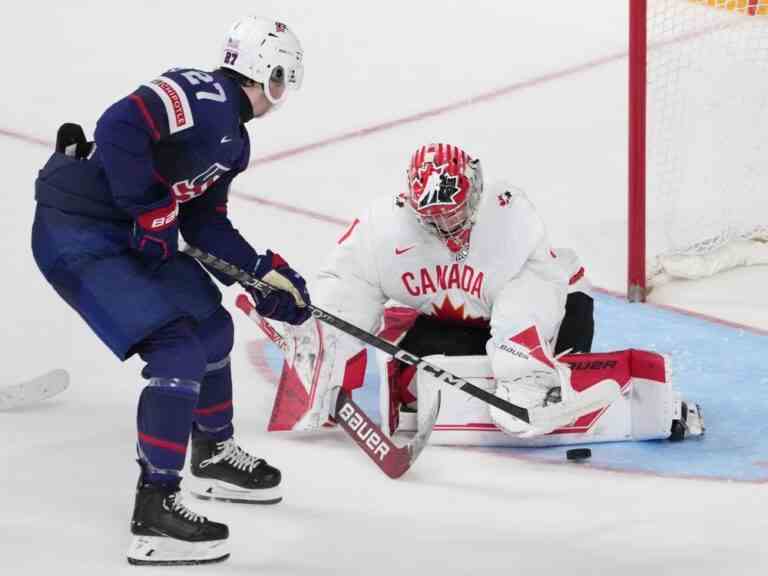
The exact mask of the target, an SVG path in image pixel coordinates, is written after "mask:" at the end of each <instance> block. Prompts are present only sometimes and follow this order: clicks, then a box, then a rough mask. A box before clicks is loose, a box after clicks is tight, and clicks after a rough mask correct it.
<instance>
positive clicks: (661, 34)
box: [630, 0, 768, 299]
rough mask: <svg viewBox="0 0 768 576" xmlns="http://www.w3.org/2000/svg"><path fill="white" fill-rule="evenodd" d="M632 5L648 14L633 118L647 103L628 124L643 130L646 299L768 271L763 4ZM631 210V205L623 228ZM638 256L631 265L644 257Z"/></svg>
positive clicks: (666, 1)
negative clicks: (665, 289) (665, 287)
mask: <svg viewBox="0 0 768 576" xmlns="http://www.w3.org/2000/svg"><path fill="white" fill-rule="evenodd" d="M630 2H631V4H633V5H634V4H635V3H636V0H630ZM637 4H638V5H642V7H643V8H644V11H645V32H646V38H645V39H644V40H645V41H644V43H645V58H646V62H645V64H646V66H645V77H644V78H642V77H640V78H639V82H642V80H645V82H644V86H645V94H644V96H645V102H644V103H642V102H639V101H638V94H632V95H631V101H630V106H631V108H630V115H632V114H637V112H638V111H637V110H633V108H635V107H636V106H638V105H639V104H644V112H645V114H644V116H645V117H644V118H641V119H640V120H641V122H636V123H635V124H634V126H635V127H634V129H635V130H637V129H642V126H640V127H638V125H639V124H642V123H644V124H645V134H644V137H645V142H644V151H645V154H644V156H645V158H644V164H645V169H644V171H643V173H644V184H645V186H644V188H645V200H644V203H645V226H644V235H645V250H644V252H645V256H644V259H645V262H644V263H643V265H642V268H644V270H643V271H644V272H645V274H644V277H645V286H643V291H644V292H645V291H646V290H647V289H649V288H651V287H653V286H655V285H658V284H659V283H662V282H664V281H665V280H668V279H669V278H670V277H683V278H701V277H704V276H710V275H713V274H716V273H718V272H720V271H723V270H726V269H729V268H733V267H735V266H742V265H749V264H768V0H760V1H757V0H729V1H725V0H656V1H654V0H648V1H647V5H646V1H645V0H641V1H640V2H637ZM632 10H633V14H632V18H633V19H635V18H639V17H642V14H641V13H640V14H638V13H637V7H636V6H633V7H632ZM631 26H632V27H633V29H634V30H635V31H636V30H637V28H636V26H637V22H632V23H631ZM640 48H642V45H641V46H640ZM637 49H638V42H636V41H635V42H634V46H632V41H631V50H635V51H636V50H637ZM635 56H636V55H635ZM630 58H631V60H632V58H633V56H632V54H631V55H630ZM637 64H638V60H637V58H635V60H634V64H633V65H631V69H630V70H631V72H630V73H631V74H636V73H637V72H636V70H635V71H634V72H633V71H632V68H635V69H636V68H637ZM634 80H635V84H634V88H633V87H631V88H630V90H631V91H638V90H639V88H638V86H639V85H640V84H639V83H638V77H637V76H635V78H634ZM643 120H644V122H642V121H643ZM636 142H637V141H636ZM632 161H634V162H638V157H637V155H635V157H634V160H632V159H631V160H630V162H632ZM638 169H639V170H642V166H640V167H639V168H638V167H637V166H636V170H635V171H633V169H632V168H630V173H631V174H633V173H634V174H635V176H634V177H636V175H637V173H638ZM632 177H633V176H631V178H632ZM630 189H632V185H630ZM632 206H633V201H632V199H631V198H630V221H631V220H632V218H633V217H636V216H637V215H636V214H635V215H633V213H632V210H633V208H632ZM634 209H635V210H637V207H636V206H635V208H634ZM631 226H632V224H630V227H631ZM631 242H632V234H630V243H631ZM634 254H635V255H634V256H633V253H632V250H630V261H631V260H632V259H633V257H634V258H638V257H642V255H640V256H638V252H637V251H635V253H634ZM632 265H633V264H632V262H630V267H632ZM635 265H636V266H637V263H636V262H635ZM631 291H632V272H631V271H630V298H631V297H632V295H631ZM635 299H637V298H635Z"/></svg>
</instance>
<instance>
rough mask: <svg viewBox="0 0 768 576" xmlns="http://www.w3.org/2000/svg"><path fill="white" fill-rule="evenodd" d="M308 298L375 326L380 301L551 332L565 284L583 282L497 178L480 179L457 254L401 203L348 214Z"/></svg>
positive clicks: (523, 200) (572, 260)
mask: <svg viewBox="0 0 768 576" xmlns="http://www.w3.org/2000/svg"><path fill="white" fill-rule="evenodd" d="M310 287H311V294H312V299H313V302H315V303H316V304H317V305H318V306H320V307H322V308H324V309H326V310H327V311H329V312H331V313H332V314H336V315H338V316H340V317H342V318H344V319H345V320H347V321H348V322H351V323H353V324H355V325H357V326H359V327H361V328H363V329H365V330H367V331H375V330H376V329H377V327H378V326H379V323H380V321H381V318H382V312H383V309H384V306H385V304H386V303H387V302H388V301H389V300H394V301H395V302H397V303H399V304H402V305H405V306H409V307H412V308H415V309H417V310H419V311H420V312H421V313H422V314H426V315H430V316H434V317H437V318H440V319H444V320H446V321H452V322H457V323H463V322H466V323H482V324H487V323H490V327H491V332H492V334H494V335H497V334H498V335H499V336H502V337H503V335H504V334H507V333H509V332H510V331H512V330H515V329H516V328H518V327H520V326H529V325H531V324H533V323H535V324H536V325H537V326H538V328H539V332H540V334H541V335H542V337H544V338H546V339H548V340H551V339H552V338H553V337H554V336H555V335H556V334H557V330H558V328H559V325H560V322H561V320H562V318H563V315H564V313H565V301H566V296H567V294H568V291H569V288H570V289H571V290H573V289H579V290H582V291H588V289H589V288H588V285H587V281H586V279H585V278H584V275H583V270H582V269H581V267H580V265H579V263H578V260H577V258H576V256H575V254H574V253H573V252H571V251H569V250H557V251H556V250H553V249H552V248H551V246H550V242H549V239H548V237H547V234H546V230H545V227H544V224H543V223H542V221H541V219H540V218H539V216H538V214H537V213H536V210H535V209H534V207H533V205H532V204H531V202H530V201H529V200H528V198H527V197H526V195H525V194H524V193H522V192H520V191H518V190H516V189H515V188H513V187H510V186H507V185H506V184H504V183H498V184H495V185H491V186H487V187H486V189H485V191H484V198H483V200H482V201H481V204H480V207H479V209H478V213H477V217H476V221H475V225H474V226H473V228H472V230H471V236H470V241H469V252H468V254H467V255H466V257H465V258H463V259H462V260H457V256H456V254H454V253H452V252H451V251H450V250H449V249H448V248H447V247H446V246H445V244H444V243H443V242H442V241H441V240H440V239H439V238H437V237H436V236H435V235H434V234H431V233H430V232H429V231H427V230H426V229H425V228H424V227H423V226H422V225H420V224H419V223H418V221H417V220H416V218H415V216H414V215H413V213H412V212H411V211H410V209H409V208H408V207H407V206H405V205H403V204H402V203H399V202H396V201H394V202H393V201H392V200H390V199H388V198H382V199H379V200H377V201H375V202H374V203H373V204H372V205H371V207H370V208H369V210H368V211H367V213H366V214H365V215H363V216H362V217H361V218H359V219H356V220H355V221H354V222H353V223H352V224H351V225H350V227H349V228H348V229H347V231H346V232H345V233H344V234H343V235H342V236H341V237H340V238H339V240H338V245H337V247H336V249H335V251H334V253H333V255H332V257H331V259H330V261H329V262H328V263H327V265H326V266H325V267H323V269H322V271H321V272H320V274H319V276H318V277H317V278H316V279H315V280H314V282H312V283H311V286H310Z"/></svg>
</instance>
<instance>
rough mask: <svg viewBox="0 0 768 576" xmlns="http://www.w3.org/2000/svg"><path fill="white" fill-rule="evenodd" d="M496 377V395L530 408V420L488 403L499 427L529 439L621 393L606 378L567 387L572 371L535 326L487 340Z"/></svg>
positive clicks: (492, 416) (605, 404)
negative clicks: (578, 388) (582, 387)
mask: <svg viewBox="0 0 768 576" xmlns="http://www.w3.org/2000/svg"><path fill="white" fill-rule="evenodd" d="M487 348H488V355H489V356H490V357H491V365H492V367H493V373H494V375H495V376H496V396H498V397H499V398H501V399H503V400H506V401H507V402H511V403H513V404H516V405H518V406H522V407H524V408H527V409H528V412H529V414H530V420H531V422H530V424H529V423H527V422H523V421H522V420H520V419H518V418H515V417H514V416H512V415H511V414H508V413H507V412H503V411H502V410H499V409H498V408H495V407H493V406H490V413H491V418H492V419H493V421H494V422H495V424H496V425H497V426H499V427H500V428H501V429H502V430H504V431H505V432H507V433H508V434H511V435H513V436H518V437H521V438H530V437H534V436H540V435H542V434H548V433H550V432H552V431H553V430H556V429H558V428H560V427H562V426H565V425H566V424H569V423H570V422H573V421H574V420H575V419H576V418H578V417H579V416H583V415H584V414H588V413H590V412H593V411H595V410H599V409H601V408H604V407H605V406H608V405H609V404H610V403H611V402H613V401H614V400H615V399H616V398H618V396H619V394H620V387H619V384H618V382H616V381H615V380H612V379H610V378H608V379H605V380H603V381H601V382H598V383H596V384H594V385H592V386H590V387H589V388H587V389H585V390H583V391H580V392H579V391H576V390H574V388H573V387H572V386H571V369H570V367H569V366H568V365H567V364H565V363H562V362H559V361H558V360H557V358H555V356H554V355H553V354H552V352H551V351H550V349H549V344H548V342H547V341H546V340H542V339H541V337H540V336H539V331H538V329H537V328H536V326H534V325H531V326H529V327H527V328H525V329H523V330H520V331H517V332H515V333H513V335H512V336H507V337H505V338H504V339H502V340H501V341H496V340H495V339H492V340H489V341H488V344H487Z"/></svg>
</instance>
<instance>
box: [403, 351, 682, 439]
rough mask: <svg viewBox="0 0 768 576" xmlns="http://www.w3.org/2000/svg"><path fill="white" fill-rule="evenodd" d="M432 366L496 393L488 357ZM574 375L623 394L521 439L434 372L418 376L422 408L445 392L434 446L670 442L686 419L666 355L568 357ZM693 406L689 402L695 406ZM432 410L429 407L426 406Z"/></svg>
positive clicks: (439, 359) (576, 382) (579, 385)
mask: <svg viewBox="0 0 768 576" xmlns="http://www.w3.org/2000/svg"><path fill="white" fill-rule="evenodd" d="M426 360H427V361H428V362H431V363H434V364H437V365H438V366H440V367H442V368H445V369H447V370H450V371H451V372H453V373H455V374H459V375H461V376H463V377H465V378H467V379H468V380H469V381H470V382H471V383H472V384H474V385H476V386H479V387H481V388H483V389H485V390H487V391H489V392H494V391H495V389H496V382H495V380H494V378H493V372H492V370H491V366H490V362H489V360H488V357H487V356H463V357H461V356H454V357H445V356H431V357H428V358H426ZM560 360H561V361H563V362H566V363H567V364H568V365H569V367H570V371H571V385H572V386H573V388H574V389H575V390H576V391H584V390H587V389H589V388H590V387H592V386H594V385H595V384H596V383H598V382H601V381H603V380H606V379H611V380H614V381H616V382H617V383H618V384H619V385H620V388H621V395H620V396H619V397H618V398H617V399H616V400H614V401H613V402H612V403H611V404H610V405H609V406H607V407H604V408H600V409H597V410H594V411H592V412H590V413H587V414H584V415H582V416H579V417H577V418H575V419H573V420H572V421H571V422H569V423H567V424H566V425H564V426H562V427H560V428H558V429H556V430H554V431H553V432H552V433H550V434H546V435H544V436H538V437H535V438H521V437H519V436H512V435H509V434H506V433H505V432H503V430H502V429H501V428H500V427H499V426H497V425H496V422H495V421H494V420H493V418H492V416H491V413H490V409H489V406H488V405H487V404H485V403H484V402H481V401H479V400H477V399H474V398H470V399H467V398H466V395H465V394H462V393H461V392H460V391H457V390H454V389H453V388H451V387H450V386H446V385H443V384H441V383H440V382H439V381H438V380H437V379H435V378H434V376H432V375H431V374H429V373H427V372H424V371H421V370H419V372H418V373H417V381H418V393H419V394H418V396H419V409H420V410H421V408H422V400H423V401H424V402H425V403H428V402H429V401H430V398H431V397H432V396H434V394H435V391H436V390H441V392H442V407H441V410H440V416H439V418H438V420H437V423H436V424H435V430H434V432H433V433H432V436H431V438H430V443H432V444H438V445H467V446H559V445H568V444H583V443H585V442H615V441H632V440H649V439H665V438H668V437H669V435H670V430H671V426H672V422H673V421H674V420H675V419H676V418H680V406H681V403H680V396H679V394H678V393H677V392H675V391H674V390H673V388H672V383H671V382H670V380H669V372H668V369H667V359H666V357H664V356H662V355H660V354H657V353H654V352H647V351H643V350H622V351H618V352H606V353H595V354H572V355H568V356H563V357H562V358H561V359H560ZM690 405H691V403H689V406H690ZM425 406H426V404H425Z"/></svg>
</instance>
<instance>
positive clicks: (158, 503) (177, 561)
mask: <svg viewBox="0 0 768 576" xmlns="http://www.w3.org/2000/svg"><path fill="white" fill-rule="evenodd" d="M131 533H132V534H133V541H132V542H131V545H130V547H129V549H128V562H130V563H131V564H136V565H152V566H163V565H189V564H209V563H212V562H220V561H222V560H226V559H227V558H228V557H229V540H228V538H229V529H228V528H227V526H226V525H224V524H220V523H218V522H211V521H210V520H208V519H207V518H205V517H204V516H200V515H198V514H195V513H194V512H192V511H191V510H189V509H188V508H187V507H186V506H184V505H183V504H182V502H181V494H180V492H179V490H178V488H175V489H174V488H164V487H162V486H156V485H152V484H146V483H143V482H141V481H140V483H139V486H138V488H137V490H136V504H135V506H134V510H133V519H132V520H131Z"/></svg>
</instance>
